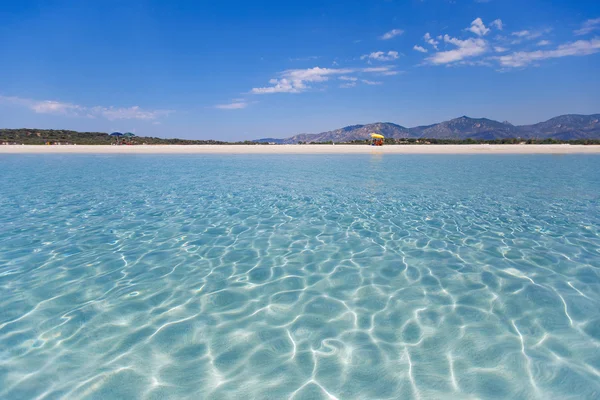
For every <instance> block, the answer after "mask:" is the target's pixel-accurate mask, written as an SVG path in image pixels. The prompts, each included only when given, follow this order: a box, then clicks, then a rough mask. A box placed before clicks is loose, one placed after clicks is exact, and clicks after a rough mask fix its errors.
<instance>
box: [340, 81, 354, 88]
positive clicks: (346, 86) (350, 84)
mask: <svg viewBox="0 0 600 400" xmlns="http://www.w3.org/2000/svg"><path fill="white" fill-rule="evenodd" d="M354 86H356V82H346V83H342V84H341V85H340V87H341V88H342V89H349V88H353V87H354Z"/></svg>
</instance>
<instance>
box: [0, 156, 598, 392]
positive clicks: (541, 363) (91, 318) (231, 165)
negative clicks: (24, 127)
mask: <svg viewBox="0 0 600 400" xmlns="http://www.w3.org/2000/svg"><path fill="white" fill-rule="evenodd" d="M0 171H2V175H1V179H0V183H1V190H0V293H1V295H0V398H6V399H33V398H37V399H54V398H64V399H79V398H86V399H88V398H90V399H92V398H97V399H117V398H140V399H142V398H143V399H168V398H194V399H251V398H254V399H285V398H294V399H327V398H328V399H335V398H338V399H401V398H402V399H411V398H414V399H419V398H420V399H435V398H456V399H475V398H481V399H488V398H489V399H492V398H498V399H508V398H511V399H517V398H518V399H528V398H530V399H567V398H573V399H575V398H577V399H598V398H600V210H599V208H600V157H598V156H582V155H577V156H543V155H536V156H524V155H520V156H516V155H515V156H508V155H506V156H465V155H463V156H450V155H448V156H445V155H433V156H425V155H415V156H408V155H385V156H381V155H380V156H376V155H364V156H362V155H352V156H326V155H319V156H309V155H297V156H272V155H265V156H242V155H239V156H220V157H216V156H205V155H197V156H131V155H122V156H100V155H94V156H90V155H85V156H84V155H64V156H60V155H40V156H0Z"/></svg>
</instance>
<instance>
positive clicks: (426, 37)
mask: <svg viewBox="0 0 600 400" xmlns="http://www.w3.org/2000/svg"><path fill="white" fill-rule="evenodd" d="M423 40H425V42H426V43H429V44H430V45H431V47H433V48H434V49H436V50H437V49H438V47H437V46H438V44H439V43H440V42H438V41H437V40H435V39H434V38H432V37H431V35H430V34H429V32H427V33H426V34H425V35H424V36H423Z"/></svg>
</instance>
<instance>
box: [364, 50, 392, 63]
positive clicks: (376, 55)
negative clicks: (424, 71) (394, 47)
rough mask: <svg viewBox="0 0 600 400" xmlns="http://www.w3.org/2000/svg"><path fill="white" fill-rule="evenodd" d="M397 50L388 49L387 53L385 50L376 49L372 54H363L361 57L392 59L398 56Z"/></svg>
mask: <svg viewBox="0 0 600 400" xmlns="http://www.w3.org/2000/svg"><path fill="white" fill-rule="evenodd" d="M398 57H399V56H398V52H397V51H388V52H387V53H386V52H384V51H375V52H373V53H371V54H365V55H364V56H361V57H360V59H361V60H364V59H369V60H377V61H392V60H396V59H397V58H398Z"/></svg>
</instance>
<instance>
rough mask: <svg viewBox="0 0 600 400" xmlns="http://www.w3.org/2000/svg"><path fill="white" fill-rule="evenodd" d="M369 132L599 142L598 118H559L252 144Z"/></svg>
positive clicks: (374, 128)
mask: <svg viewBox="0 0 600 400" xmlns="http://www.w3.org/2000/svg"><path fill="white" fill-rule="evenodd" d="M371 132H376V133H380V134H382V135H384V136H385V137H387V138H393V139H404V138H427V139H457V140H458V139H460V140H464V139H469V138H471V139H479V140H495V139H507V138H523V139H558V140H574V139H600V114H593V115H576V114H570V115H562V116H560V117H556V118H552V119H550V120H548V121H545V122H540V123H537V124H534V125H520V126H517V125H512V124H511V123H509V122H498V121H494V120H491V119H487V118H469V117H467V116H462V117H460V118H455V119H452V120H450V121H444V122H440V123H438V124H433V125H427V126H417V127H414V128H405V127H403V126H400V125H396V124H393V123H390V122H378V123H374V124H367V125H351V126H347V127H345V128H341V129H336V130H334V131H328V132H322V133H312V134H311V133H302V134H299V135H295V136H292V137H289V138H285V139H273V138H268V139H259V140H256V142H271V143H279V144H295V143H299V142H309V143H310V142H313V143H315V142H329V141H333V142H350V141H353V140H364V139H368V138H369V137H370V134H371Z"/></svg>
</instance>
